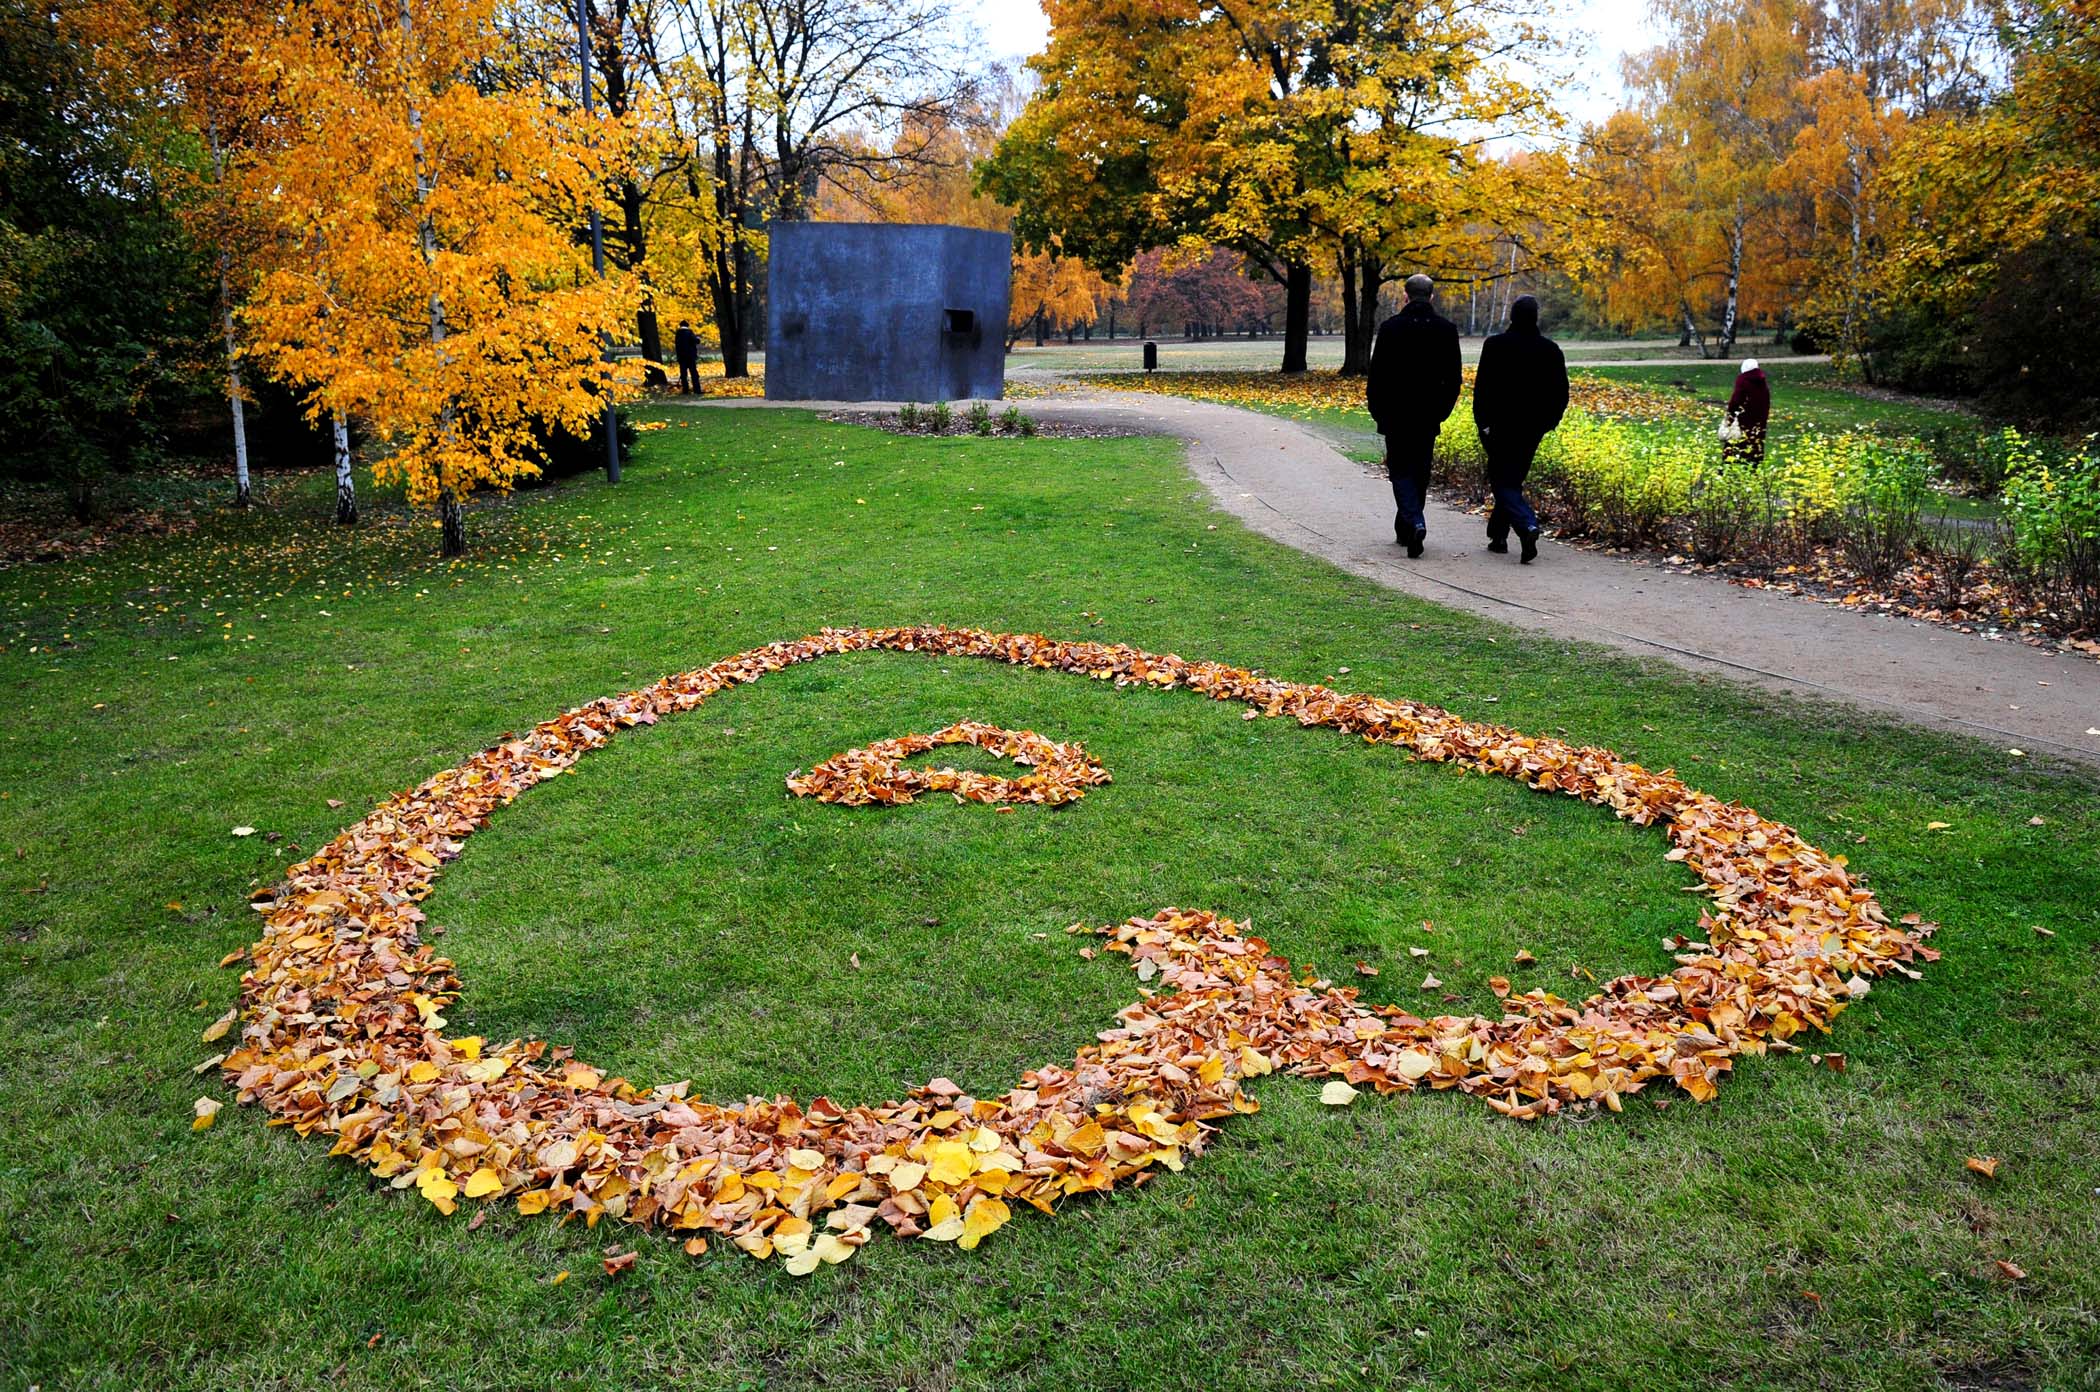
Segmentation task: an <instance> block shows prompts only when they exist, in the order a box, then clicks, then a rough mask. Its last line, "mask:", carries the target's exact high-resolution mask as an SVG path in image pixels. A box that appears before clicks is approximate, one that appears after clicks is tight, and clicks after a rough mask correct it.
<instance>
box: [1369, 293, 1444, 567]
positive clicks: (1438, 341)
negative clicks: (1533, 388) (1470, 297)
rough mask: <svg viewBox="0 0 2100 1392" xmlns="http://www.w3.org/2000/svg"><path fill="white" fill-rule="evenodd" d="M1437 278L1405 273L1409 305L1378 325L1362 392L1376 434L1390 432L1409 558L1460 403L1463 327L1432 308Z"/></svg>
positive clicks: (1423, 531) (1398, 519) (1391, 473)
mask: <svg viewBox="0 0 2100 1392" xmlns="http://www.w3.org/2000/svg"><path fill="white" fill-rule="evenodd" d="M1435 297H1436V282H1435V281H1433V280H1431V279H1430V278H1429V277H1428V276H1426V275H1412V276H1409V277H1408V278H1407V304H1406V306H1405V307H1404V308H1402V309H1401V311H1400V312H1399V313H1398V314H1395V315H1394V316H1393V317H1392V318H1390V319H1388V320H1386V321H1385V322H1384V323H1383V324H1381V325H1379V326H1378V341H1377V343H1376V344H1374V345H1373V346H1372V349H1371V371H1370V375H1369V378H1368V380H1367V381H1366V383H1365V388H1364V395H1365V399H1366V403H1367V404H1368V405H1369V406H1370V408H1371V419H1373V420H1375V421H1377V422H1378V433H1379V434H1381V435H1383V436H1385V472H1386V477H1387V478H1389V479H1391V480H1392V484H1393V503H1394V505H1395V506H1396V508H1397V511H1396V512H1395V514H1394V516H1393V539H1394V540H1395V541H1397V542H1398V543H1399V544H1400V545H1402V546H1405V547H1406V548H1407V554H1408V556H1409V558H1410V559H1412V558H1414V557H1418V556H1420V555H1421V554H1422V540H1423V538H1425V537H1427V536H1428V535H1429V524H1428V523H1427V522H1426V521H1424V520H1423V517H1422V498H1423V496H1424V495H1425V494H1426V493H1427V492H1428V491H1429V466H1430V463H1431V461H1432V460H1433V459H1434V458H1435V455H1436V436H1437V431H1438V430H1439V429H1440V428H1442V426H1443V424H1444V418H1445V417H1446V416H1448V415H1450V414H1451V408H1452V407H1453V406H1456V405H1457V404H1458V388H1459V382H1460V376H1459V366H1458V326H1457V325H1456V324H1453V323H1452V322H1451V321H1450V320H1449V319H1446V318H1444V316H1442V315H1441V314H1438V313H1437V312H1436V310H1434V309H1433V308H1431V307H1430V301H1431V300H1433V299H1434V298H1435Z"/></svg>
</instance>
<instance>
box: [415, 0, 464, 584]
mask: <svg viewBox="0 0 2100 1392" xmlns="http://www.w3.org/2000/svg"><path fill="white" fill-rule="evenodd" d="M401 36H402V39H403V41H404V44H405V46H407V47H408V48H409V51H410V52H413V51H414V43H415V39H414V22H413V19H412V17H411V15H410V12H409V0H401ZM408 130H409V145H410V148H411V149H412V150H413V152H414V155H415V175H416V236H417V240H418V242H419V243H420V244H421V248H422V252H423V268H424V269H425V270H426V271H429V272H430V273H431V279H430V344H431V347H432V348H434V349H435V350H436V351H437V358H438V368H439V370H440V371H443V370H444V366H445V362H446V354H445V297H444V294H443V292H442V291H440V290H439V289H438V283H437V224H436V222H435V221H433V220H432V218H431V215H430V195H431V193H432V191H433V185H432V180H431V177H430V164H429V161H428V160H427V159H426V158H425V155H424V151H423V108H422V107H420V106H418V105H417V104H416V100H415V98H414V96H413V95H411V96H410V97H409V99H408ZM453 426H454V416H453V409H452V398H451V396H450V395H449V394H448V395H447V396H446V398H445V403H444V405H443V406H441V407H440V408H439V410H438V428H439V430H440V431H441V432H442V433H443V434H444V435H445V437H446V438H447V439H448V440H449V439H450V437H451V435H452V432H453ZM438 518H439V520H440V522H441V523H442V524H443V532H444V538H443V540H442V541H441V542H440V544H439V551H440V553H441V554H443V555H446V556H463V555H465V554H466V551H467V526H466V519H465V518H464V517H463V516H462V515H461V513H460V509H459V499H458V497H457V496H456V495H455V494H454V493H453V491H452V484H451V481H450V480H448V479H444V478H442V477H440V479H439V480H438Z"/></svg>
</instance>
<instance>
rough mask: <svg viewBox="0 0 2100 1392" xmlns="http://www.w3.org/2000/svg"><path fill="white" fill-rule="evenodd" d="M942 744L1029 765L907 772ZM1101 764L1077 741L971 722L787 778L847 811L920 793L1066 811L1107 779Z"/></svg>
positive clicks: (797, 790) (803, 793)
mask: <svg viewBox="0 0 2100 1392" xmlns="http://www.w3.org/2000/svg"><path fill="white" fill-rule="evenodd" d="M944 744H974V745H976V746H977V747H978V748H979V749H983V750H988V751H990V752H991V753H993V754H996V755H998V756H999V757H1000V758H1002V759H1011V760H1013V761H1014V762H1015V763H1017V764H1023V765H1026V766H1028V768H1029V769H1030V772H1028V773H1024V774H1022V775H1021V776H1020V777H1019V778H1002V777H1000V776H999V775H997V774H992V773H978V772H976V771H975V770H971V769H954V768H932V769H921V768H907V767H905V765H904V762H903V761H904V760H906V759H909V758H910V757H912V755H914V754H924V753H925V752H926V751H927V750H929V749H935V748H938V747H939V746H941V745H944ZM1109 781H1110V779H1109V776H1108V770H1107V769H1106V768H1104V767H1102V765H1101V761H1100V760H1099V759H1096V758H1095V757H1094V756H1093V755H1091V754H1089V753H1087V752H1086V750H1085V749H1084V748H1082V747H1080V746H1079V745H1077V744H1059V743H1057V742H1056V741H1055V740H1048V739H1044V738H1043V737H1042V736H1041V735H1039V734H1037V733H1036V732H1035V731H1033V730H1005V729H1001V728H1000V727H999V726H997V725H986V724H983V723H981V722H979V721H975V720H965V721H962V722H961V723H959V724H955V725H950V726H949V727H948V728H947V729H945V730H936V731H935V732H934V733H932V734H930V735H919V734H912V735H899V736H898V737H897V738H895V739H886V740H877V741H876V742H875V743H873V744H869V745H863V746H862V747H861V748H859V749H849V750H847V751H846V752H845V753H843V754H838V755H834V756H833V757H831V758H829V759H826V760H825V761H824V762H823V763H821V764H818V765H817V766H816V767H815V768H813V769H811V770H810V771H809V772H808V773H802V772H800V771H799V770H798V771H797V772H795V773H791V774H789V775H788V780H787V786H788V791H789V792H791V793H793V794H794V795H795V796H796V797H813V798H816V799H817V800H818V801H820V802H836V803H841V804H843V805H844V806H847V807H868V806H871V805H872V806H885V807H886V806H890V805H893V804H896V803H900V802H910V801H911V800H912V799H913V798H915V797H917V796H918V795H919V794H920V793H950V794H952V795H953V796H954V798H955V800H956V801H957V802H1033V803H1039V804H1041V805H1043V806H1045V807H1062V806H1063V805H1064V804H1066V803H1068V802H1077V801H1078V800H1079V799H1080V798H1083V797H1085V796H1086V790H1087V789H1088V788H1098V787H1100V786H1101V785H1102V784H1104V783H1107V782H1109Z"/></svg>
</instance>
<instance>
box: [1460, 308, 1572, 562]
mask: <svg viewBox="0 0 2100 1392" xmlns="http://www.w3.org/2000/svg"><path fill="white" fill-rule="evenodd" d="M1567 409H1568V364H1567V360H1566V359H1565V358H1563V357H1562V356H1561V351H1560V346H1559V345H1558V344H1556V343H1554V341H1553V340H1552V339H1550V338H1547V337H1546V336H1545V335H1544V334H1542V333H1540V332H1539V302H1538V301H1537V300H1535V299H1533V298H1532V297H1531V296H1529V295H1519V296H1518V297H1517V300H1516V303H1514V304H1512V305H1511V306H1510V307H1509V328H1508V330H1507V331H1505V332H1503V333H1498V334H1496V335H1494V336H1493V337H1492V338H1490V339H1488V341H1487V342H1486V343H1483V344H1482V345H1480V367H1479V370H1478V371H1477V372H1476V373H1475V375H1474V378H1473V424H1474V426H1475V428H1476V429H1478V430H1479V431H1480V445H1481V448H1483V449H1485V450H1486V451H1487V457H1488V485H1489V487H1491V488H1493V489H1494V491H1495V505H1494V508H1493V509H1492V510H1491V511H1490V512H1489V513H1488V524H1487V533H1488V550H1490V551H1493V552H1496V553H1498V554H1507V552H1508V551H1509V534H1510V530H1511V529H1512V528H1514V529H1515V530H1516V533H1517V539H1518V540H1519V541H1521V542H1522V543H1523V546H1524V551H1523V555H1522V556H1521V557H1520V559H1521V560H1522V561H1523V563H1524V564H1525V565H1530V564H1531V563H1532V562H1533V561H1535V560H1537V559H1538V554H1539V519H1538V514H1537V513H1534V512H1533V511H1532V510H1531V503H1530V502H1529V501H1528V500H1527V499H1526V498H1525V497H1524V480H1525V478H1526V477H1527V476H1528V475H1529V474H1530V473H1531V460H1532V456H1533V455H1535V454H1537V453H1538V448H1539V441H1540V440H1542V439H1544V438H1545V437H1546V435H1547V434H1549V433H1550V432H1551V431H1552V430H1553V429H1554V427H1555V426H1558V425H1559V424H1560V418H1561V416H1562V414H1563V413H1564V412H1566V411H1567Z"/></svg>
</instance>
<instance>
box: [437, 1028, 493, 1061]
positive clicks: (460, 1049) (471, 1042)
mask: <svg viewBox="0 0 2100 1392" xmlns="http://www.w3.org/2000/svg"><path fill="white" fill-rule="evenodd" d="M445 1042H446V1043H447V1044H450V1045H451V1046H452V1052H453V1053H455V1054H458V1055H459V1056H460V1057H462V1058H464V1059H466V1060H467V1061H468V1062H469V1063H471V1062H473V1061H474V1060H475V1059H478V1058H480V1057H481V1046H482V1044H483V1043H484V1042H485V1041H484V1040H483V1039H482V1037H481V1036H480V1035H478V1034H468V1035H462V1036H460V1037H459V1038H458V1039H448V1040H446V1041H445Z"/></svg>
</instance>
